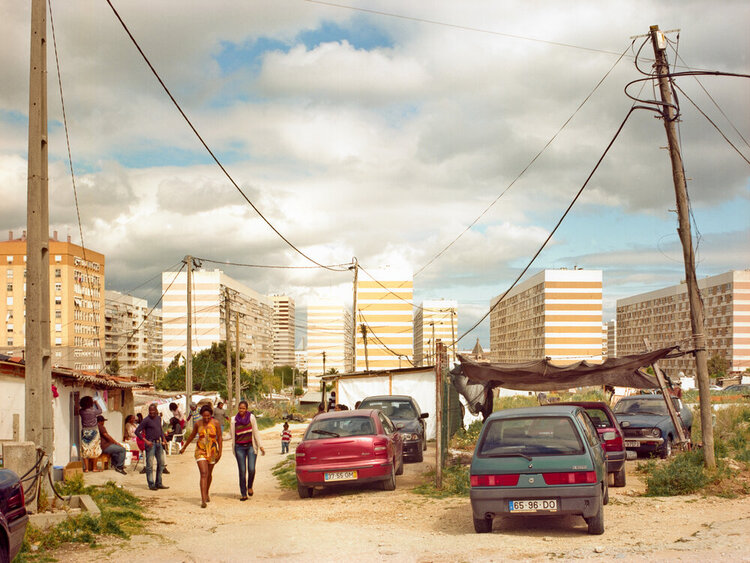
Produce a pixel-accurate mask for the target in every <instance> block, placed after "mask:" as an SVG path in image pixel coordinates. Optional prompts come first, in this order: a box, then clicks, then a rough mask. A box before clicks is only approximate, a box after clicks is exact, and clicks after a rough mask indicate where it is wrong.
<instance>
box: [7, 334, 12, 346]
mask: <svg viewBox="0 0 750 563" xmlns="http://www.w3.org/2000/svg"><path fill="white" fill-rule="evenodd" d="M8 346H13V337H12V336H9V337H8Z"/></svg>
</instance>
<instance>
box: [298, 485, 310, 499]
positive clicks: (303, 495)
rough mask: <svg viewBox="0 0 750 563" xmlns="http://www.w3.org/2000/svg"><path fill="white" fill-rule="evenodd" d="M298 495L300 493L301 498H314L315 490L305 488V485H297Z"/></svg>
mask: <svg viewBox="0 0 750 563" xmlns="http://www.w3.org/2000/svg"><path fill="white" fill-rule="evenodd" d="M297 493H299V498H312V496H313V488H312V487H305V486H304V485H300V484H299V483H297Z"/></svg>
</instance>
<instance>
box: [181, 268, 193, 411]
mask: <svg viewBox="0 0 750 563" xmlns="http://www.w3.org/2000/svg"><path fill="white" fill-rule="evenodd" d="M183 262H185V264H186V265H187V351H186V353H185V410H186V411H187V413H188V414H189V413H190V403H192V401H193V295H192V288H191V285H192V281H193V257H192V256H190V255H188V256H185V259H184V260H183ZM190 418H191V420H192V417H190ZM188 422H190V420H188Z"/></svg>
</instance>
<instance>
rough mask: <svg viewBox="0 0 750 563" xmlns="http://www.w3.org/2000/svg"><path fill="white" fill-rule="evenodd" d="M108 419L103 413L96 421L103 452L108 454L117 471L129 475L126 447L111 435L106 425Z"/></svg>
mask: <svg viewBox="0 0 750 563" xmlns="http://www.w3.org/2000/svg"><path fill="white" fill-rule="evenodd" d="M106 420H107V419H106V418H104V417H103V416H102V415H99V416H97V417H96V423H97V425H98V426H99V437H100V440H101V447H102V453H103V454H108V455H109V458H110V459H111V460H112V465H114V466H115V471H117V472H118V473H122V474H123V475H127V473H126V472H125V453H126V452H125V448H123V447H122V446H121V445H120V444H118V443H117V442H116V441H115V439H114V438H113V437H112V436H110V435H109V432H107V429H106V428H105V426H104V422H105V421H106Z"/></svg>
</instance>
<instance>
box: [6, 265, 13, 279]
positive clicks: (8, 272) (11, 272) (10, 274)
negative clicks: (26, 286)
mask: <svg viewBox="0 0 750 563" xmlns="http://www.w3.org/2000/svg"><path fill="white" fill-rule="evenodd" d="M5 275H6V276H7V278H8V279H9V280H12V279H13V268H8V269H7V270H6V271H5Z"/></svg>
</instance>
